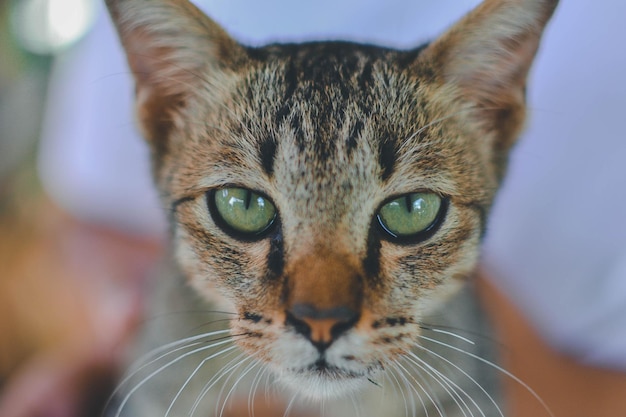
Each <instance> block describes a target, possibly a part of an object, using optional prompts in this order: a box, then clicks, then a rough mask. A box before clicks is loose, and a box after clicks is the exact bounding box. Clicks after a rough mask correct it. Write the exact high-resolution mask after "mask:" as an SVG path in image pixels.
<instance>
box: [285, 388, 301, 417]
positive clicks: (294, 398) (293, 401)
mask: <svg viewBox="0 0 626 417" xmlns="http://www.w3.org/2000/svg"><path fill="white" fill-rule="evenodd" d="M297 398H298V393H297V392H296V393H294V394H293V396H292V397H291V400H289V404H287V408H285V412H284V413H283V417H288V416H289V414H291V409H292V408H293V406H294V404H295V403H296V399H297Z"/></svg>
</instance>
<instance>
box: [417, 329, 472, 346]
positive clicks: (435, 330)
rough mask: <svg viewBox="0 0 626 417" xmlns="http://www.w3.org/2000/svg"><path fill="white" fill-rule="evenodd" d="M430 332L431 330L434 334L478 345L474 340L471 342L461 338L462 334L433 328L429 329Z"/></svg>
mask: <svg viewBox="0 0 626 417" xmlns="http://www.w3.org/2000/svg"><path fill="white" fill-rule="evenodd" d="M428 330H430V331H431V332H434V333H441V334H445V335H448V336H452V337H456V338H457V339H460V340H462V341H464V342H466V343H469V344H470V345H476V343H475V342H474V341H473V340H470V339H468V338H467V337H464V336H461V335H460V334H457V333H453V332H450V331H447V330H441V329H435V328H432V327H429V328H428Z"/></svg>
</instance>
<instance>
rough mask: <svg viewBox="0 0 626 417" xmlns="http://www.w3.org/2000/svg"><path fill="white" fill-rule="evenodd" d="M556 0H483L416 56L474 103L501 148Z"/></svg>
mask: <svg viewBox="0 0 626 417" xmlns="http://www.w3.org/2000/svg"><path fill="white" fill-rule="evenodd" d="M557 3H558V0H485V1H484V2H483V3H482V4H480V5H479V6H478V7H477V8H476V9H474V10H473V11H471V12H470V13H469V14H468V15H466V16H465V17H464V18H463V19H462V20H461V21H459V22H458V23H457V24H456V25H454V26H453V27H452V28H451V29H449V30H448V31H447V32H446V33H444V35H443V36H441V37H440V38H439V39H437V40H436V41H434V42H433V43H432V44H430V45H429V46H428V47H427V48H426V49H425V50H424V51H423V52H422V53H421V54H420V56H419V58H418V61H419V63H420V65H422V66H423V67H426V68H429V69H430V71H429V72H431V73H433V74H436V75H437V76H440V77H442V78H440V79H439V81H440V83H441V84H442V85H444V86H446V87H451V88H446V91H448V92H451V93H450V95H451V97H448V98H449V99H451V100H459V99H460V100H466V101H469V102H471V103H472V104H473V105H474V108H475V109H476V110H477V114H478V115H479V118H480V121H482V122H484V123H486V124H487V128H488V129H489V130H490V131H492V132H494V133H495V135H496V136H497V138H496V139H497V142H498V143H496V144H495V145H496V146H498V147H499V148H500V149H501V150H507V149H508V148H509V147H510V145H511V144H512V143H513V141H514V140H515V137H516V136H517V134H518V133H519V131H520V129H521V127H522V125H523V121H524V116H525V110H524V109H525V97H524V96H525V85H526V76H527V74H528V70H529V68H530V66H531V64H532V61H533V58H534V56H535V53H536V52H537V48H538V46H539V40H540V37H541V34H542V32H543V29H544V27H545V25H546V23H547V22H548V20H549V19H550V17H551V15H552V13H553V12H554V9H555V8H556V5H557Z"/></svg>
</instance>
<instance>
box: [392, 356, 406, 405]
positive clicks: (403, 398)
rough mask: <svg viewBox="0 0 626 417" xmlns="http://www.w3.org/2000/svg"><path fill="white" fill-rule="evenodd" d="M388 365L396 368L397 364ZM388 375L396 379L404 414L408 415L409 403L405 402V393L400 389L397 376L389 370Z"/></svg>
mask: <svg viewBox="0 0 626 417" xmlns="http://www.w3.org/2000/svg"><path fill="white" fill-rule="evenodd" d="M390 365H391V366H392V367H393V368H394V369H396V370H398V368H397V365H396V364H395V363H391V364H390ZM389 375H391V376H392V377H393V379H394V380H395V381H396V384H397V387H398V390H399V391H400V394H401V395H402V400H403V401H404V415H405V416H408V415H409V405H408V403H407V400H406V395H405V394H404V390H403V389H402V386H401V385H400V381H399V380H398V377H397V376H396V373H395V372H389Z"/></svg>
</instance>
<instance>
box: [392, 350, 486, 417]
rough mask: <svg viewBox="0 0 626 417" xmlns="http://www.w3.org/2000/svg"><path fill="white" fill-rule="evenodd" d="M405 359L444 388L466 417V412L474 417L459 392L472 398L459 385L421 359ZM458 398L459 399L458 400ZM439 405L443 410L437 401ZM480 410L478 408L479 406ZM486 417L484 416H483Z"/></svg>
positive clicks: (406, 357) (417, 370)
mask: <svg viewBox="0 0 626 417" xmlns="http://www.w3.org/2000/svg"><path fill="white" fill-rule="evenodd" d="M411 353H412V352H409V354H411ZM411 356H413V355H411ZM404 359H405V360H406V361H407V362H408V363H409V364H410V365H412V366H413V368H414V369H415V370H416V372H418V373H419V370H422V371H424V372H426V374H428V376H430V377H431V378H432V379H433V380H435V382H437V383H438V384H439V386H441V387H442V388H443V390H444V391H445V392H446V394H448V395H449V396H450V398H452V401H454V403H455V404H456V406H457V407H458V408H459V410H460V411H461V413H462V414H463V416H464V417H467V414H466V413H465V410H468V411H470V414H471V415H472V416H473V415H474V413H472V411H471V409H470V408H469V405H468V404H467V403H466V402H465V400H464V399H463V397H461V395H459V393H458V392H457V390H458V391H461V392H462V393H463V394H465V395H466V396H467V397H468V398H470V400H472V399H471V397H470V396H469V395H468V394H467V393H466V392H465V391H464V390H463V389H462V388H461V387H459V385H458V384H456V383H455V382H454V381H452V380H450V379H449V378H448V377H446V376H445V375H444V374H443V373H441V372H439V371H437V370H436V369H435V368H434V367H433V366H432V365H430V364H428V363H427V362H425V361H423V360H421V358H419V359H418V360H419V362H415V360H413V359H412V358H410V357H408V356H405V357H404ZM457 398H458V399H457ZM459 400H460V401H461V403H463V406H464V407H465V409H464V408H463V407H462V406H461V404H460V403H459ZM437 403H438V405H439V406H440V407H441V408H442V409H443V405H442V404H441V402H439V401H437ZM477 408H478V406H477ZM483 417H484V415H483Z"/></svg>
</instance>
